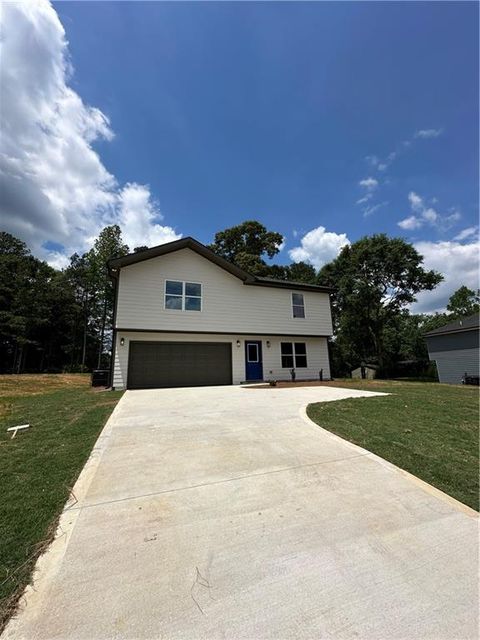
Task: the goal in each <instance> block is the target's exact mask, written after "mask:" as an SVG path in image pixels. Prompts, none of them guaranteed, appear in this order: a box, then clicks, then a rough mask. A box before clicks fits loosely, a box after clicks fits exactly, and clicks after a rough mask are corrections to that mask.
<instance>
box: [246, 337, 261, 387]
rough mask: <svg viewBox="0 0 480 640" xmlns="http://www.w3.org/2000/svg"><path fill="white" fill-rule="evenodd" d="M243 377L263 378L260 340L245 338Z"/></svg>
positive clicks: (251, 378)
mask: <svg viewBox="0 0 480 640" xmlns="http://www.w3.org/2000/svg"><path fill="white" fill-rule="evenodd" d="M245 379H246V380H263V365H262V341H261V340H245Z"/></svg>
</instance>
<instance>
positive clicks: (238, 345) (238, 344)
mask: <svg viewBox="0 0 480 640" xmlns="http://www.w3.org/2000/svg"><path fill="white" fill-rule="evenodd" d="M237 347H238V348H240V340H237Z"/></svg>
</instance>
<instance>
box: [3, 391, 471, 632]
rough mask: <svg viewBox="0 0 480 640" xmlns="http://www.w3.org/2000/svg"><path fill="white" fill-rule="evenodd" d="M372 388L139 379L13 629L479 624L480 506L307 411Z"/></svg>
mask: <svg viewBox="0 0 480 640" xmlns="http://www.w3.org/2000/svg"><path fill="white" fill-rule="evenodd" d="M365 395H372V396H373V395H375V394H368V393H367V392H360V391H352V390H346V389H334V388H326V387H322V388H319V387H317V388H295V389H246V388H240V387H213V388H201V389H173V390H154V391H129V392H127V393H126V394H125V395H124V397H123V398H122V400H121V401H120V403H119V405H118V406H117V408H116V410H115V411H114V413H113V415H112V417H111V418H110V421H109V423H108V425H107V427H106V428H105V430H104V432H103V434H102V436H101V438H100V440H99V441H98V443H97V446H96V448H95V450H94V452H93V454H92V457H91V459H90V461H89V463H88V464H87V466H86V468H85V469H84V471H83V472H82V475H81V477H80V479H79V482H78V483H77V485H76V487H75V489H74V492H75V495H76V497H77V499H78V502H77V503H75V504H71V505H69V508H68V509H67V510H66V511H65V513H64V515H63V516H62V520H61V527H60V529H59V535H58V537H57V539H56V540H55V542H54V543H53V544H52V546H51V548H50V550H49V552H48V553H47V554H45V555H44V556H43V558H42V559H41V560H40V563H39V568H38V572H37V579H36V582H35V591H34V590H32V589H29V590H28V592H27V594H26V598H25V602H24V604H23V605H22V607H21V609H20V613H19V615H18V617H17V618H15V619H14V620H13V621H12V622H11V623H10V625H9V627H8V629H7V631H6V634H5V637H6V638H8V639H11V638H28V640H34V639H40V638H41V639H47V638H48V639H49V640H50V639H53V638H65V639H67V638H68V639H69V640H71V639H77V638H83V639H88V640H92V639H104V638H132V639H133V638H151V639H154V638H155V639H157V638H167V639H177V638H178V639H216V638H231V639H237V638H244V639H252V640H253V639H255V640H258V639H261V638H272V639H273V638H275V639H285V640H286V639H290V638H305V639H307V638H308V639H310V638H312V639H320V638H322V639H323V638H361V639H365V640H373V639H379V640H380V639H382V640H384V639H386V638H389V639H390V638H402V639H413V638H418V639H420V638H421V639H425V638H432V639H435V640H443V639H444V640H447V639H448V640H452V639H454V638H476V637H477V632H478V628H477V619H476V614H477V610H478V605H477V602H478V600H477V597H478V588H477V558H478V557H477V526H476V525H477V522H476V518H475V516H474V513H473V512H472V511H471V510H469V509H468V508H466V507H465V508H464V507H462V506H461V505H459V503H456V502H455V501H453V500H451V499H448V498H446V497H445V496H444V495H443V494H440V492H437V491H436V490H433V489H432V488H430V487H428V485H424V484H423V483H421V482H419V481H415V480H414V479H412V478H411V477H409V476H408V475H407V474H404V473H402V472H400V471H398V470H397V469H396V468H394V467H392V466H391V465H388V464H387V463H384V462H383V461H382V460H380V459H379V458H377V457H375V456H373V455H370V454H368V452H366V451H364V450H362V449H359V448H357V447H355V446H353V445H350V444H348V443H346V442H344V441H343V440H341V439H339V438H337V437H335V436H332V435H331V434H329V433H328V432H326V431H324V430H323V429H320V428H319V427H316V426H314V425H313V424H312V423H310V422H308V420H307V419H305V417H302V413H301V408H302V407H304V406H305V405H306V404H308V403H310V402H315V401H321V400H335V399H340V398H345V397H352V396H365ZM375 401H376V399H375V398H374V397H372V399H371V402H375Z"/></svg>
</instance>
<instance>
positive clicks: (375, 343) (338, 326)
mask: <svg viewBox="0 0 480 640" xmlns="http://www.w3.org/2000/svg"><path fill="white" fill-rule="evenodd" d="M282 242H283V237H282V235H281V234H280V233H278V232H275V231H270V230H268V229H266V228H265V227H264V226H263V225H262V224H261V223H260V222H257V221H255V220H247V221H245V222H243V223H242V224H240V225H237V226H234V227H230V228H228V229H225V230H223V231H219V232H218V233H216V234H215V237H214V240H213V242H212V244H210V245H209V247H210V249H212V250H213V251H214V252H215V253H217V254H218V255H220V256H222V257H224V258H226V259H227V260H229V261H231V262H233V263H235V264H237V265H238V266H239V267H241V268H242V269H244V270H246V271H248V272H250V273H252V274H254V275H259V276H264V277H271V278H276V279H281V280H291V281H294V282H303V283H311V284H323V285H329V286H332V287H334V288H335V290H336V293H335V294H334V295H333V296H332V314H333V321H334V331H335V335H334V338H333V340H332V341H331V344H330V347H331V360H332V371H333V374H334V375H335V376H341V375H346V374H348V373H349V371H350V370H351V369H352V368H354V367H356V366H359V365H360V364H362V363H372V364H376V365H377V366H378V368H379V369H380V370H381V372H383V374H384V375H394V374H396V373H398V371H399V370H400V369H401V365H402V363H403V364H406V363H410V365H412V364H413V365H415V364H416V366H417V367H420V368H421V367H424V365H425V363H426V361H427V359H428V354H427V351H426V345H425V340H424V338H423V335H424V333H425V332H426V331H429V330H431V329H433V328H436V327H438V326H441V325H442V324H445V323H446V322H448V321H449V320H451V319H454V318H456V317H459V316H463V315H469V314H471V313H474V312H475V311H478V308H479V298H478V296H477V295H476V293H475V292H473V291H471V290H470V289H468V288H467V287H465V286H464V287H461V288H460V289H459V290H458V291H457V292H455V294H453V296H452V297H451V299H450V302H449V305H448V307H447V311H446V312H445V313H441V314H438V313H437V314H434V315H431V314H412V313H410V312H409V310H408V308H409V305H410V304H411V303H412V302H413V301H414V300H415V297H416V295H417V294H418V293H420V292H422V291H428V290H432V289H433V288H434V287H436V286H437V285H438V284H439V283H440V282H441V281H442V279H443V277H442V275H441V274H439V273H437V272H435V271H432V270H426V269H425V268H424V266H423V264H422V256H421V255H419V254H418V252H417V251H416V249H415V248H414V247H413V246H412V245H411V244H410V243H408V242H406V241H405V240H403V239H401V238H389V237H388V236H386V235H384V234H377V235H373V236H366V237H364V238H361V239H360V240H358V241H357V242H355V243H353V244H351V245H348V246H346V247H344V248H343V249H342V250H341V252H340V254H339V255H338V256H337V258H336V259H335V260H333V261H332V262H330V263H329V264H327V265H325V266H324V267H323V268H321V269H320V270H319V271H317V270H315V268H314V267H313V266H312V265H311V264H308V263H305V262H299V263H292V264H289V265H278V264H273V263H272V262H270V261H271V260H272V259H273V258H275V256H277V255H278V253H279V251H280V247H281V243H282ZM146 248H147V247H135V248H134V249H133V250H134V251H140V250H143V249H146ZM127 253H129V248H128V246H127V245H126V244H125V243H124V242H123V240H122V234H121V229H120V227H118V226H117V225H112V226H108V227H105V228H104V229H103V230H102V231H101V233H100V234H99V236H98V238H97V239H96V240H95V242H94V244H93V247H92V248H91V249H90V250H89V251H87V252H86V253H84V254H82V255H79V254H76V253H75V254H74V255H72V256H71V258H70V260H69V264H68V266H67V267H66V268H64V269H62V270H58V269H54V268H53V267H51V266H49V265H48V264H47V263H46V262H44V261H42V260H39V259H38V258H36V257H34V256H33V255H32V254H31V252H30V250H29V248H28V247H27V245H26V244H25V243H24V242H22V241H21V240H19V239H17V238H15V237H14V236H12V235H10V234H8V233H6V232H0V371H1V372H3V373H7V372H12V373H23V372H58V371H65V372H80V371H90V370H92V369H94V368H106V367H108V366H109V364H110V351H111V333H112V332H111V325H112V317H113V300H114V288H113V284H112V282H111V280H110V278H109V277H108V271H107V261H108V260H109V259H110V258H114V257H120V256H123V255H126V254H127ZM399 367H400V369H399ZM410 369H411V367H410Z"/></svg>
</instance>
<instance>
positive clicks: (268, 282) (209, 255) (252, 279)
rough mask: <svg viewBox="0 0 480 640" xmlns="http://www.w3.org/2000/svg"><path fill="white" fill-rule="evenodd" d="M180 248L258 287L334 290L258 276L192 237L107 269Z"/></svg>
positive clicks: (130, 256)
mask: <svg viewBox="0 0 480 640" xmlns="http://www.w3.org/2000/svg"><path fill="white" fill-rule="evenodd" d="M181 249H191V250H192V251H195V253H198V254H199V255H200V256H203V257H204V258H206V259H207V260H210V262H213V264H216V265H217V266H218V267H220V268H221V269H224V270H225V271H228V273H231V274H232V275H233V276H235V277H236V278H239V279H240V280H242V281H243V283H244V284H247V285H254V286H259V287H281V288H286V289H300V290H303V291H316V292H324V293H331V292H332V291H334V289H333V288H332V287H326V286H325V287H324V286H321V285H316V284H307V283H305V282H292V281H290V280H276V279H275V278H266V277H260V276H254V275H252V274H250V273H248V272H247V271H245V270H244V269H240V267H237V265H235V264H233V263H232V262H229V261H228V260H225V258H222V257H221V256H218V255H217V254H216V253H214V252H213V251H212V250H211V249H209V248H208V247H206V246H205V245H204V244H202V243H201V242H198V240H195V239H194V238H190V237H187V238H181V239H180V240H174V241H173V242H167V243H165V244H161V245H159V246H157V247H151V248H150V249H144V250H143V251H137V252H136V253H129V254H127V255H126V256H122V257H121V258H112V259H111V260H109V261H108V271H109V273H110V275H111V276H112V277H116V276H117V275H118V271H119V270H120V269H121V268H122V267H127V266H129V265H131V264H136V263H137V262H143V261H144V260H150V259H151V258H157V257H158V256H164V255H166V254H168V253H173V252H174V251H180V250H181Z"/></svg>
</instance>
